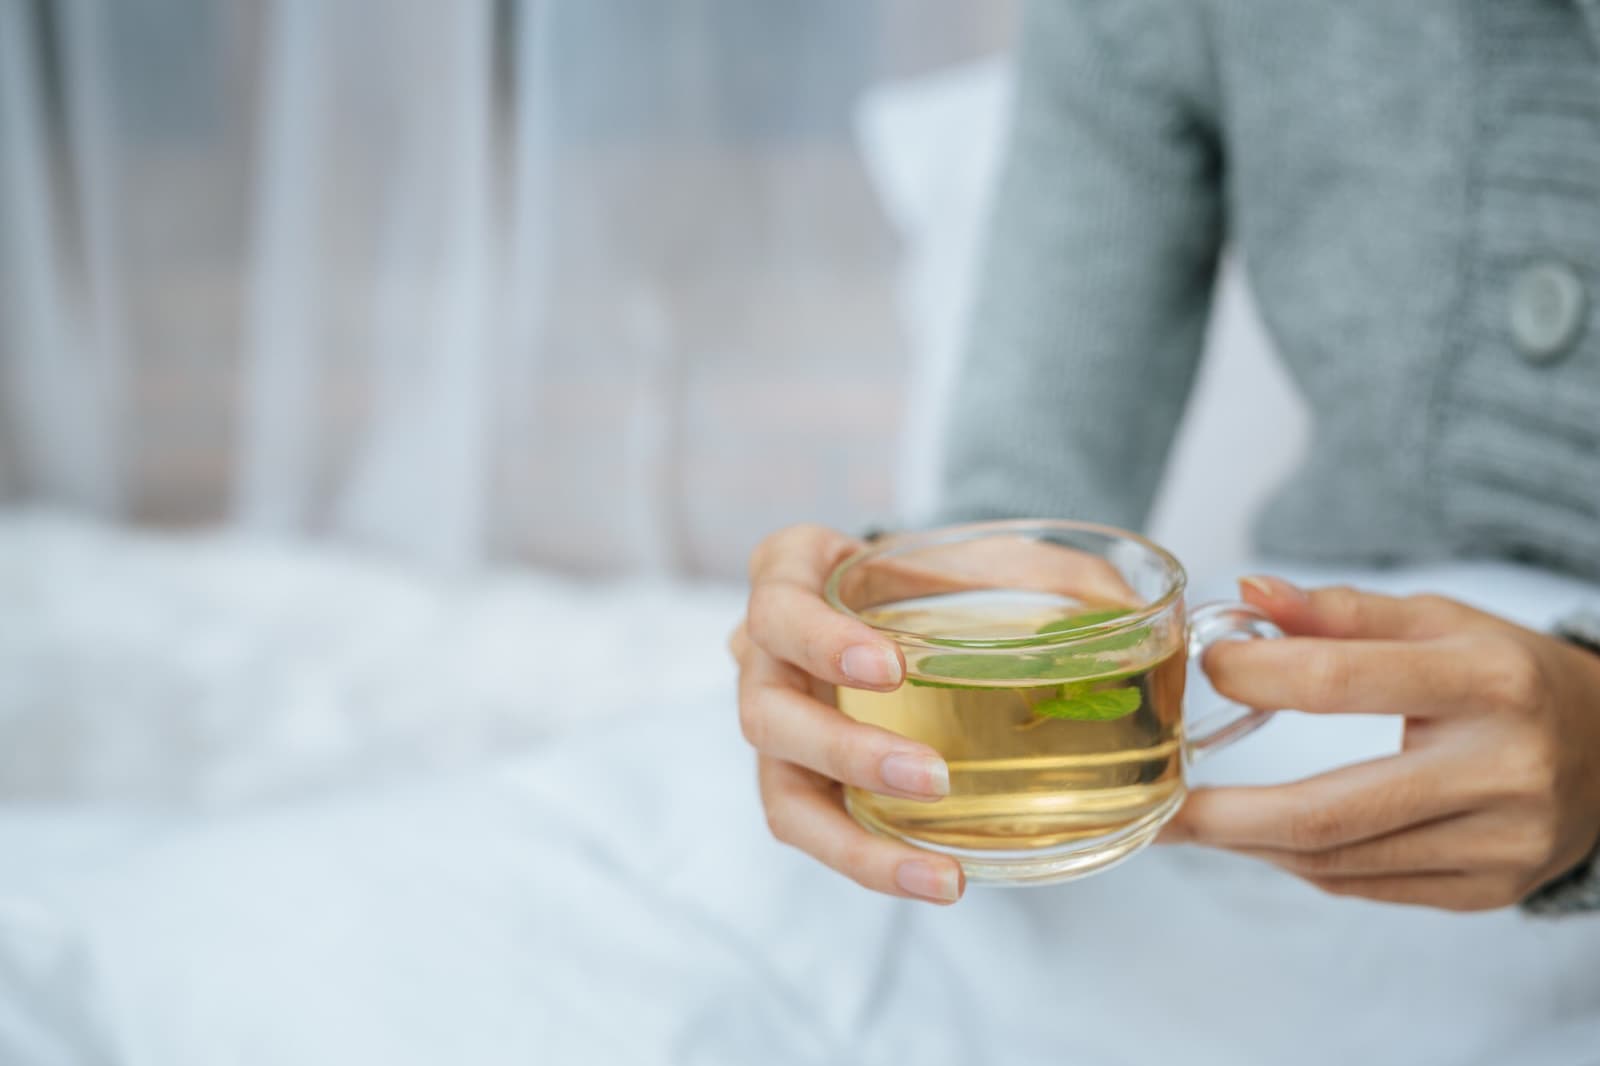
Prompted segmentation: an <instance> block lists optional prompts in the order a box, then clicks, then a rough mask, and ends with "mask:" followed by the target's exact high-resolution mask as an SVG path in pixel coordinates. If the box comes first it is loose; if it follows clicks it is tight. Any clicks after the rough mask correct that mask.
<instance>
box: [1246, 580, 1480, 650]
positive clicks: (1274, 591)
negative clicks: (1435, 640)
mask: <svg viewBox="0 0 1600 1066" xmlns="http://www.w3.org/2000/svg"><path fill="white" fill-rule="evenodd" d="M1239 593H1240V595H1241V596H1242V597H1243V598H1244V601H1245V602H1246V603H1248V604H1250V605H1251V606H1252V607H1257V608H1259V609H1261V610H1262V611H1265V612H1266V614H1267V615H1268V617H1270V618H1271V619H1272V620H1273V621H1274V622H1276V623H1277V624H1278V626H1279V628H1281V629H1282V630H1283V631H1284V632H1285V633H1288V634H1290V635H1292V636H1301V637H1334V638H1343V639H1367V640H1414V639H1418V638H1421V637H1427V636H1433V635H1435V634H1437V633H1440V632H1443V631H1446V630H1448V629H1451V628H1455V627H1458V626H1459V622H1460V619H1458V618H1457V617H1456V616H1457V615H1458V614H1476V612H1474V611H1472V609H1471V608H1469V607H1466V606H1464V605H1462V604H1459V603H1455V602H1454V601H1452V600H1446V599H1444V598H1442V597H1438V596H1410V597H1406V598H1400V597H1396V596H1385V595H1383V594H1382V593H1378V592H1366V591H1363V590H1361V589H1357V588H1351V587H1350V586H1348V585H1330V586H1327V587H1325V588H1317V589H1302V588H1300V587H1299V586H1298V585H1295V584H1293V583H1291V582H1288V581H1285V580H1284V579H1283V578H1281V577H1272V576H1269V575H1265V574H1256V575H1252V576H1250V577H1245V578H1241V579H1240V580H1239ZM1452 622H1455V623H1456V626H1452Z"/></svg>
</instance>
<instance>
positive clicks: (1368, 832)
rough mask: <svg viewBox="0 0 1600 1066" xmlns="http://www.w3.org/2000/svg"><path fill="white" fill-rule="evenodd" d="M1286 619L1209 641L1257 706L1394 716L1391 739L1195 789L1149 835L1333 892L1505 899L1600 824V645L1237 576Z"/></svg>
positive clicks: (1423, 603)
mask: <svg viewBox="0 0 1600 1066" xmlns="http://www.w3.org/2000/svg"><path fill="white" fill-rule="evenodd" d="M1241 587H1242V589H1243V591H1244V595H1245V599H1246V600H1248V601H1249V602H1250V603H1252V604H1254V605H1255V606H1257V607H1259V608H1261V609H1262V610H1264V611H1266V612H1267V613H1268V614H1270V615H1271V616H1272V618H1273V619H1274V620H1275V621H1276V622H1277V623H1278V624H1279V625H1280V626H1281V627H1282V628H1283V630H1284V631H1285V632H1286V633H1288V634H1290V635H1289V636H1288V637H1287V638H1285V639H1283V640H1263V641H1248V642H1240V643H1225V644H1220V645H1217V646H1216V647H1214V648H1213V649H1212V650H1211V651H1210V652H1209V653H1208V655H1207V656H1206V662H1205V666H1206V670H1207V673H1209V674H1210V676H1211V679H1212V681H1213V682H1214V684H1215V685H1216V687H1217V689H1218V690H1219V691H1221V692H1222V693H1223V694H1224V695H1226V696H1227V697H1229V698H1230V699H1234V700H1237V701H1239V702H1240V703H1243V704H1247V705H1249V706H1252V707H1292V708H1296V709H1298V710H1302V711H1308V712H1311V713H1313V714H1367V713H1381V714H1400V715H1404V716H1405V741H1404V744H1403V745H1402V750H1401V751H1400V753H1399V754H1397V755H1393V756H1390V757H1387V758H1382V759H1377V760H1374V761H1371V762H1365V763H1360V764H1357V765H1354V766H1348V767H1343V768H1341V769H1338V770H1333V771H1331V772H1329V773H1325V774H1320V775H1318V776H1315V777H1311V778H1308V779H1306V780H1304V781H1297V782H1294V783H1291V784H1286V785H1274V786H1267V787H1251V788H1211V789H1197V790H1196V791H1195V792H1194V793H1193V794H1192V795H1191V796H1190V797H1189V799H1188V801H1187V802H1186V803H1185V804H1184V806H1183V808H1182V810H1181V811H1180V812H1179V813H1178V816H1177V817H1176V818H1175V819H1174V820H1173V822H1172V823H1171V824H1170V825H1169V826H1168V828H1167V831H1166V832H1165V833H1164V834H1163V837H1162V839H1163V840H1167V841H1171V842H1183V843H1195V844H1204V845H1210V846H1212V847H1219V848H1226V849H1228V850H1230V851H1236V852H1239V853H1241V854H1245V855H1252V856H1255V857H1257V858H1260V859H1264V860H1266V861H1268V862H1271V863H1275V864H1277V865H1278V866H1281V867H1283V868H1284V869H1285V870H1288V871H1289V872H1290V873H1294V874H1297V875H1299V876H1300V877H1303V878H1305V879H1306V880H1307V881H1310V882H1311V883H1312V884H1314V885H1316V886H1318V887H1319V888H1322V889H1324V890H1326V891H1328V892H1331V893H1334V894H1335V895H1341V896H1363V897H1366V898H1368V899H1374V900H1385V901H1389V902H1394V903H1414V904H1421V905H1424V906H1431V907H1442V908H1446V909H1449V910H1462V911H1467V910H1487V909H1490V908H1495V907H1504V906H1508V905H1510V904H1514V903H1516V902H1518V901H1520V900H1521V899H1523V898H1524V897H1525V896H1527V895H1528V893H1530V892H1532V891H1533V890H1534V889H1536V888H1538V887H1539V886H1540V885H1543V884H1544V883H1546V882H1548V881H1550V880H1552V879H1554V878H1555V877H1558V876H1559V875H1561V874H1562V873H1563V872H1565V871H1567V870H1569V869H1571V868H1572V867H1573V866H1575V865H1577V864H1578V863H1579V862H1580V861H1582V860H1583V858H1584V857H1585V856H1586V855H1587V854H1588V853H1589V852H1590V851H1591V849H1593V848H1594V846H1595V842H1596V839H1597V837H1600V656H1597V655H1594V654H1592V653H1590V652H1586V651H1584V650H1582V649H1579V648H1575V647H1573V646H1571V645H1569V644H1567V643H1565V642H1563V641H1561V640H1559V639H1557V638H1555V637H1551V636H1547V635H1544V634H1541V633H1536V632H1533V631H1531V630H1528V629H1524V628H1522V627H1521V626H1517V625H1514V624H1512V623H1510V622H1507V621H1505V620H1504V619H1500V618H1496V617H1495V616H1493V615H1489V614H1485V613H1483V612H1482V611H1478V610H1474V609H1473V608H1471V607H1467V606H1466V605H1464V604H1461V603H1457V602H1455V601H1453V600H1448V599H1444V598H1442V597H1438V596H1413V597H1409V598H1405V599H1397V598H1394V597H1389V596H1380V595H1376V594H1372V593H1365V592H1358V591H1356V590H1354V589H1349V588H1323V589H1317V590H1314V591H1310V592H1304V591H1301V590H1300V589H1298V588H1296V587H1295V586H1293V585H1290V584H1289V583H1288V582H1286V581H1282V580H1281V579H1277V578H1250V579H1247V580H1246V581H1245V582H1243V583H1242V585H1241Z"/></svg>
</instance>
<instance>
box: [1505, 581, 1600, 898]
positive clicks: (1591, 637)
mask: <svg viewBox="0 0 1600 1066" xmlns="http://www.w3.org/2000/svg"><path fill="white" fill-rule="evenodd" d="M1551 632H1552V633H1553V634H1554V635H1555V636H1557V637H1559V638H1561V639H1562V640H1564V641H1566V642H1567V643H1568V644H1571V645H1573V646H1574V647H1577V648H1581V649H1583V650H1584V651H1585V652H1586V653H1589V654H1590V655H1592V656H1593V660H1592V661H1593V662H1594V663H1595V664H1600V611H1595V610H1592V609H1591V610H1583V611H1577V612H1574V613H1572V614H1569V615H1565V616H1563V617H1562V618H1560V619H1558V620H1557V622H1556V624H1555V625H1554V626H1553V627H1551ZM1595 676H1596V678H1597V684H1596V687H1595V689H1594V693H1595V695H1594V701H1593V703H1592V705H1591V706H1592V709H1593V713H1595V714H1600V670H1596V671H1595ZM1594 821H1595V830H1596V833H1595V835H1596V836H1597V837H1600V813H1597V814H1596V817H1595V819H1594ZM1522 905H1523V907H1524V909H1526V910H1528V911H1530V912H1531V913H1534V914H1568V913H1573V912H1577V911H1593V910H1600V841H1597V842H1596V844H1595V845H1594V846H1592V847H1591V848H1590V850H1589V853H1588V854H1587V855H1586V856H1585V857H1584V858H1583V860H1582V861H1580V862H1579V863H1578V864H1577V865H1576V866H1574V867H1572V868H1571V869H1570V870H1568V871H1567V872H1566V873H1564V874H1562V875H1561V876H1559V877H1557V878H1555V879H1554V880H1552V881H1549V882H1547V883H1546V884H1544V885H1542V886H1540V887H1539V888H1538V889H1536V890H1534V892H1533V893H1531V894H1530V895H1529V896H1528V897H1527V899H1525V900H1523V904H1522Z"/></svg>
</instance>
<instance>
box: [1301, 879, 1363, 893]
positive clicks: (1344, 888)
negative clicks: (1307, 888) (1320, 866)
mask: <svg viewBox="0 0 1600 1066" xmlns="http://www.w3.org/2000/svg"><path fill="white" fill-rule="evenodd" d="M1305 880H1306V882H1307V883H1308V884H1310V885H1311V886H1312V887H1313V888H1316V889H1317V890H1318V891H1320V892H1324V893H1326V894H1327V895H1330V896H1354V895H1356V894H1357V892H1356V888H1355V885H1356V882H1355V881H1354V880H1352V879H1350V878H1342V877H1307V878H1305Z"/></svg>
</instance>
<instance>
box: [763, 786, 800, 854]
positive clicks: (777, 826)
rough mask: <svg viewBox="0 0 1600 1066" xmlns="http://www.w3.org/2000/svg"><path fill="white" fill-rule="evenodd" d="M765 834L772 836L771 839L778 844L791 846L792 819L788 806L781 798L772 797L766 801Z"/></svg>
mask: <svg viewBox="0 0 1600 1066" xmlns="http://www.w3.org/2000/svg"><path fill="white" fill-rule="evenodd" d="M766 814H767V832H768V833H771V834H772V839H774V840H776V841H777V842H778V843H780V844H789V845H791V846H792V845H793V844H794V842H795V837H794V818H793V816H792V815H791V814H790V813H789V805H788V804H787V803H785V802H784V800H783V798H782V797H781V796H779V797H773V798H772V799H770V800H768V801H767V810H766Z"/></svg>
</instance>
